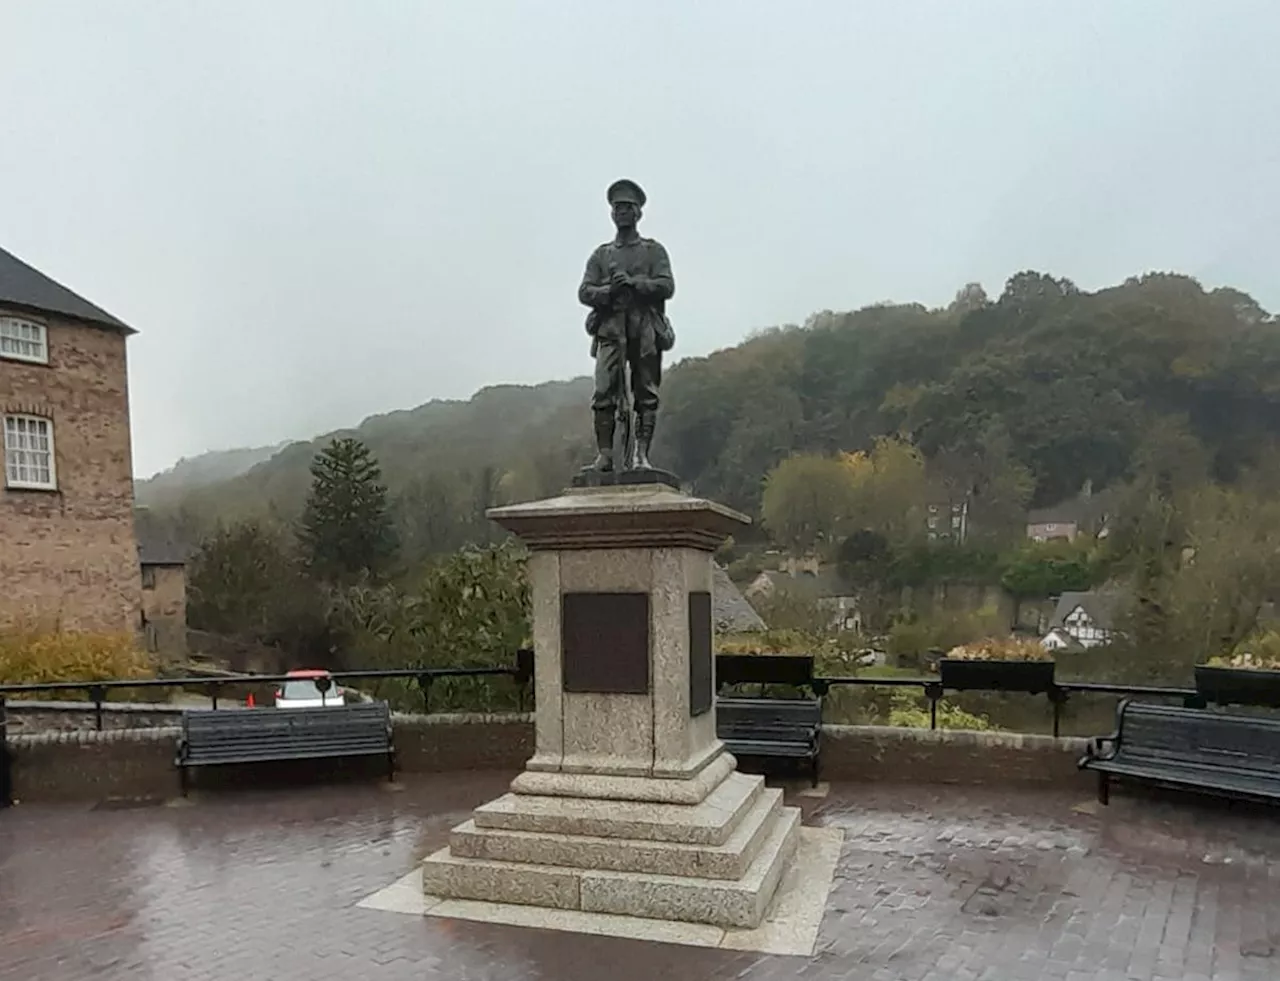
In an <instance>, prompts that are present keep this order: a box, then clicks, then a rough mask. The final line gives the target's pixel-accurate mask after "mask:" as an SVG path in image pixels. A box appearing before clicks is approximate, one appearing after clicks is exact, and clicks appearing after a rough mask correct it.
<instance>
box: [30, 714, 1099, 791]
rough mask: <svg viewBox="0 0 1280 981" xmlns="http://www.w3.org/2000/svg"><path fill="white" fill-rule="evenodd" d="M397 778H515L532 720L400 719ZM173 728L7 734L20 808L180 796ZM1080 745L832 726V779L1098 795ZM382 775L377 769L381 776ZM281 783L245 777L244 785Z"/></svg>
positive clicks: (828, 752)
mask: <svg viewBox="0 0 1280 981" xmlns="http://www.w3.org/2000/svg"><path fill="white" fill-rule="evenodd" d="M394 725H395V745H396V758H397V763H398V768H399V771H400V772H401V773H405V774H413V773H437V772H447V771H452V770H509V771H512V772H515V771H517V770H519V769H520V768H521V767H522V766H523V765H524V762H525V760H527V759H528V758H529V757H530V756H531V755H532V754H533V718H532V716H530V715H477V714H466V715H430V716H423V715H400V714H397V715H395V716H394ZM177 735H178V729H177V728H176V727H173V726H154V727H151V728H132V729H108V730H106V731H103V732H96V731H92V730H84V729H80V730H76V731H70V732H37V733H31V734H26V735H23V734H16V735H14V734H11V735H10V738H9V743H8V745H9V751H10V754H11V757H12V760H13V778H14V797H15V798H16V799H18V800H19V801H26V802H32V803H34V802H39V801H69V800H107V799H112V798H167V797H173V796H175V795H176V794H177V793H178V776H177V771H176V770H175V768H174V751H175V747H176V743H177ZM1084 745H1085V741H1084V740H1081V739H1053V738H1052V737H1049V736H1037V735H1021V734H1015V733H989V732H981V733H973V732H945V731H941V732H929V731H927V730H920V729H894V728H885V727H875V726H826V727H825V728H824V730H823V749H822V768H823V775H824V777H825V778H826V779H830V780H842V781H843V780H848V781H880V782H897V783H936V784H956V783H963V784H988V785H1011V786H1018V785H1022V786H1059V787H1062V786H1078V787H1080V788H1081V789H1086V788H1088V787H1090V786H1092V784H1091V782H1090V781H1089V779H1088V778H1087V777H1086V776H1084V775H1082V774H1080V773H1079V772H1078V771H1077V769H1076V760H1077V759H1078V758H1079V756H1080V755H1081V753H1083V752H1084ZM375 772H376V767H375ZM274 779H275V778H274V777H269V776H265V775H262V774H257V775H250V774H249V771H246V773H245V775H244V776H243V777H240V778H239V779H238V782H239V783H241V784H245V783H253V784H259V785H261V783H262V782H271V781H273V780H274Z"/></svg>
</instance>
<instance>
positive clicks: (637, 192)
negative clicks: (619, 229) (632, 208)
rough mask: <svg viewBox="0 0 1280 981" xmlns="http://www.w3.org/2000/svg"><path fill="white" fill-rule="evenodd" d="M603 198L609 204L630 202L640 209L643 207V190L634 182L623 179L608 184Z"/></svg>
mask: <svg viewBox="0 0 1280 981" xmlns="http://www.w3.org/2000/svg"><path fill="white" fill-rule="evenodd" d="M605 196H606V197H607V198H608V199H609V203H610V204H614V203H616V202H618V201H631V202H633V203H635V204H638V205H640V207H642V208H643V207H644V202H645V196H644V189H643V188H641V187H640V185H639V184H637V183H636V182H635V181H633V180H627V178H625V177H624V178H622V180H619V181H614V182H613V183H612V184H610V185H609V190H608V192H607V193H606V195H605Z"/></svg>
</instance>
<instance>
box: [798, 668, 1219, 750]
mask: <svg viewBox="0 0 1280 981" xmlns="http://www.w3.org/2000/svg"><path fill="white" fill-rule="evenodd" d="M838 686H850V687H863V688H919V689H921V690H922V691H923V692H924V696H925V698H926V699H928V702H929V728H930V729H937V728H938V703H939V702H941V701H942V700H943V699H944V698H945V697H946V695H947V691H948V689H945V688H944V687H943V685H942V682H941V681H939V680H938V679H937V678H880V677H875V676H870V677H866V676H859V675H851V676H837V677H819V676H815V677H814V678H813V680H812V682H811V683H810V685H809V687H811V688H812V689H813V693H814V694H815V695H817V696H818V697H819V698H821V697H823V696H824V695H826V694H827V693H828V692H829V691H830V690H831V689H832V688H833V687H838ZM951 691H952V692H953V693H960V692H961V691H963V692H975V693H979V694H981V693H988V694H1005V695H1027V696H1029V697H1036V695H1038V694H1043V695H1044V696H1045V697H1046V698H1047V699H1048V700H1049V703H1050V705H1051V706H1052V709H1053V735H1054V737H1055V738H1056V737H1058V736H1059V735H1061V732H1062V710H1063V708H1064V707H1065V706H1066V704H1067V701H1068V699H1070V697H1071V695H1072V693H1079V694H1092V695H1119V696H1121V697H1131V698H1169V699H1178V700H1181V701H1182V703H1183V704H1184V705H1186V706H1187V707H1190V708H1204V707H1205V704H1206V703H1205V700H1204V698H1203V696H1201V694H1200V693H1199V692H1198V691H1196V689H1194V688H1174V687H1169V688H1165V687H1159V686H1153V685H1123V684H1112V683H1109V682H1108V683H1096V682H1087V681H1057V682H1054V683H1053V684H1052V685H1050V686H1049V688H1048V690H1046V691H1045V692H1042V693H1037V692H1027V691H1021V690H1019V689H1008V688H965V689H951Z"/></svg>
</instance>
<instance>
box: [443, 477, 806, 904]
mask: <svg viewBox="0 0 1280 981" xmlns="http://www.w3.org/2000/svg"><path fill="white" fill-rule="evenodd" d="M641 473H642V474H643V476H644V479H645V482H642V483H637V482H636V481H637V479H638V477H637V473H636V472H631V473H627V472H624V473H622V474H619V475H617V478H618V479H617V481H616V483H615V484H614V485H613V486H608V485H606V486H596V487H591V488H582V489H579V490H572V491H566V492H565V493H564V494H562V495H560V496H559V497H554V498H551V499H548V500H543V501H531V502H529V503H526V504H515V505H511V506H508V507H502V508H495V509H493V510H491V511H489V512H488V513H489V516H490V517H491V518H492V519H493V520H495V521H497V522H498V523H499V524H500V525H502V526H503V527H505V528H507V529H508V530H510V531H512V532H514V533H515V534H517V535H519V536H520V538H521V539H522V540H523V541H524V542H525V544H526V545H528V546H529V548H530V551H531V558H530V562H529V578H530V585H531V591H532V612H533V643H534V654H535V659H536V662H537V664H536V668H535V671H534V680H535V688H536V696H535V697H536V702H537V712H536V741H535V750H534V755H533V758H532V759H530V760H529V761H528V763H527V764H526V768H525V771H524V772H523V773H521V774H520V775H519V776H518V777H516V778H515V780H513V781H512V782H511V791H512V792H511V793H509V794H505V795H503V796H502V797H499V798H498V799H497V800H494V801H490V802H489V803H488V804H484V805H481V806H480V807H478V808H476V810H475V811H474V812H473V816H472V818H471V820H469V821H465V822H463V823H462V824H460V825H458V826H457V827H455V828H454V829H453V831H452V834H451V836H450V843H449V846H448V847H446V848H442V849H440V850H439V851H437V852H435V853H434V854H432V855H430V856H428V857H427V859H426V860H425V862H424V863H423V866H422V887H423V891H424V892H425V893H426V894H427V895H428V896H429V897H434V898H435V899H436V900H439V901H449V900H455V901H456V900H462V901H481V902H489V903H501V904H513V905H527V906H542V907H547V908H552V909H557V910H573V911H578V912H580V913H599V914H610V915H622V916H632V917H644V918H653V919H664V920H675V921H680V922H684V923H703V924H711V925H714V926H720V927H748V928H754V927H756V926H758V925H759V923H760V921H761V918H762V917H763V915H764V912H765V910H766V908H767V907H768V905H769V902H770V900H771V899H772V898H773V894H774V892H775V891H776V889H777V886H778V882H779V881H780V879H781V877H782V873H783V871H784V868H785V867H786V865H787V863H788V862H789V861H790V859H791V855H792V853H793V851H794V850H795V847H796V841H797V837H798V833H799V825H800V812H799V810H798V809H796V808H792V807H784V806H783V804H782V794H781V792H780V791H778V790H768V789H765V788H764V786H763V781H761V779H760V778H759V777H749V776H745V775H743V774H739V773H737V772H736V765H737V764H736V761H735V760H734V758H733V756H731V755H730V754H729V753H728V752H726V751H725V748H724V745H723V743H721V741H720V740H719V739H718V738H717V737H716V726H715V707H714V698H713V695H714V690H715V679H714V665H713V662H712V661H711V648H712V643H711V636H712V631H713V625H712V623H711V593H712V590H713V588H714V584H713V576H712V563H711V554H710V553H711V552H712V551H713V550H714V549H715V548H716V547H717V546H719V544H720V543H721V542H723V541H724V539H725V537H726V536H727V535H729V534H731V533H732V532H733V531H735V530H737V529H738V528H740V527H741V526H742V525H743V524H746V523H747V520H748V519H747V518H745V517H744V516H743V515H740V514H738V513H737V512H735V511H733V510H731V509H729V508H726V507H723V506H722V505H719V504H716V503H714V502H712V501H707V500H703V499H701V498H697V497H692V496H690V495H688V494H684V493H681V492H680V491H679V490H678V489H677V488H676V487H675V486H674V485H672V484H671V483H670V482H667V481H664V480H662V479H660V477H661V473H660V472H657V471H645V472H641Z"/></svg>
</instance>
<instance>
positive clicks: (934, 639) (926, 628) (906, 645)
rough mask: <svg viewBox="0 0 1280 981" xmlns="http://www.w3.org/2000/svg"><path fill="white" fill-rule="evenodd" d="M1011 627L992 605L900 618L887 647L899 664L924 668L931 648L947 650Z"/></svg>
mask: <svg viewBox="0 0 1280 981" xmlns="http://www.w3.org/2000/svg"><path fill="white" fill-rule="evenodd" d="M1008 628H1009V624H1008V621H1007V619H1005V618H1004V617H1002V616H1001V614H1000V611H999V610H996V609H994V608H992V607H983V608H982V609H979V610H976V611H974V612H972V613H952V614H944V615H935V616H931V617H925V618H919V619H914V618H913V619H907V620H900V621H898V622H897V623H895V624H894V625H893V627H891V628H890V630H889V636H888V639H887V641H886V649H887V650H888V653H889V655H890V657H892V658H893V660H894V663H895V664H897V665H898V666H899V667H904V668H914V669H915V670H917V671H921V670H924V668H925V666H926V664H925V655H926V654H927V653H928V652H929V651H934V650H937V651H947V650H950V649H951V648H953V647H958V646H959V645H961V644H967V643H970V642H972V641H976V640H979V639H981V638H983V637H989V636H991V635H992V634H997V633H999V632H1000V631H1001V630H1007V629H1008Z"/></svg>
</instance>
